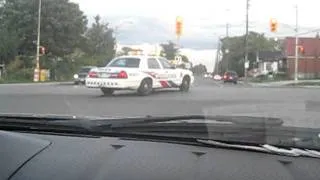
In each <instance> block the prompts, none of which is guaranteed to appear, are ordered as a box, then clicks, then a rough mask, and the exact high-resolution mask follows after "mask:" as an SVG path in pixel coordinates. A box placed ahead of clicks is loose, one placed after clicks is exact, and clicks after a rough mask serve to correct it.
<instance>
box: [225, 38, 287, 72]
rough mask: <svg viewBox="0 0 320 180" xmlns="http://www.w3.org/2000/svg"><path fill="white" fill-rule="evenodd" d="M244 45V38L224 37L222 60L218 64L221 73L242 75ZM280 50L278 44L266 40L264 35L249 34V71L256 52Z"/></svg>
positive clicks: (271, 40)
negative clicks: (232, 71)
mask: <svg viewBox="0 0 320 180" xmlns="http://www.w3.org/2000/svg"><path fill="white" fill-rule="evenodd" d="M244 43H245V36H235V37H226V38H224V39H222V47H221V51H222V55H223V58H222V62H221V64H220V68H221V70H222V72H224V71H226V70H227V69H231V70H234V71H236V72H237V73H238V74H239V75H240V76H243V75H244V52H245V46H244ZM280 48H281V44H279V42H277V41H274V40H273V39H268V38H266V37H265V36H264V34H259V33H256V32H250V33H249V36H248V60H249V64H250V66H249V69H251V68H252V67H253V65H254V62H255V61H256V54H257V52H258V51H273V50H280ZM227 50H228V51H227ZM227 52H228V53H227Z"/></svg>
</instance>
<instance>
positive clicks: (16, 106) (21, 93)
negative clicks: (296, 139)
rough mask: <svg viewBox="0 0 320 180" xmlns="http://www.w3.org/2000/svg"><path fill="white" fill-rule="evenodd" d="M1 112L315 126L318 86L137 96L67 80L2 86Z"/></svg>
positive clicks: (203, 88)
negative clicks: (227, 118)
mask: <svg viewBox="0 0 320 180" xmlns="http://www.w3.org/2000/svg"><path fill="white" fill-rule="evenodd" d="M0 112H1V113H40V114H73V115H86V116H91V115H92V116H113V117H114V116H116V117H119V116H120V117H123V116H145V115H185V114H204V115H208V114H211V115H249V116H251V115H252V116H268V117H270V116H271V117H280V118H283V119H285V123H286V124H288V125H294V126H311V127H314V126H319V127H320V120H318V118H317V117H320V116H319V113H320V89H304V88H275V87H273V88H262V87H251V86H249V85H246V84H243V83H240V84H237V85H233V84H223V83H220V82H214V81H212V80H203V79H198V80H197V81H196V82H195V84H194V86H193V87H192V89H191V91H190V92H188V93H181V92H179V91H176V90H170V91H168V90H166V91H159V92H155V93H153V94H152V95H150V96H145V97H141V96H138V95H136V94H135V93H133V92H116V94H115V95H113V96H111V97H104V96H102V93H101V92H100V90H98V89H97V90H96V89H87V88H85V87H84V86H76V85H70V84H63V85H62V84H37V85H35V84H33V85H0Z"/></svg>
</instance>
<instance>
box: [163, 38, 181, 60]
mask: <svg viewBox="0 0 320 180" xmlns="http://www.w3.org/2000/svg"><path fill="white" fill-rule="evenodd" d="M161 47H162V51H161V53H160V55H161V56H162V57H165V58H167V59H168V60H173V59H174V57H175V56H176V55H177V54H178V52H179V48H177V47H176V44H175V43H173V42H172V41H168V43H165V44H161Z"/></svg>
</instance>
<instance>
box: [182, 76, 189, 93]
mask: <svg viewBox="0 0 320 180" xmlns="http://www.w3.org/2000/svg"><path fill="white" fill-rule="evenodd" d="M189 89H190V78H189V77H184V78H183V80H182V83H181V86H180V91H182V92H188V91H189Z"/></svg>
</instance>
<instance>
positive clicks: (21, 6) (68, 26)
mask: <svg viewBox="0 0 320 180" xmlns="http://www.w3.org/2000/svg"><path fill="white" fill-rule="evenodd" d="M2 8H3V10H2V14H1V15H0V16H1V17H0V19H1V21H2V22H1V26H2V28H5V29H6V30H7V31H8V32H13V33H14V34H15V35H16V36H17V37H18V39H17V40H16V43H17V44H18V54H20V55H34V54H35V52H36V40H37V23H38V11H36V10H37V9H38V0H28V1H25V0H6V1H5V3H4V5H3V7H2ZM41 10H42V11H41V41H40V44H41V45H42V46H45V47H46V49H47V51H48V52H49V53H50V54H51V55H53V56H56V57H63V56H65V55H67V54H69V53H72V52H73V51H74V49H75V48H76V47H78V46H79V44H80V42H81V39H82V35H83V34H84V32H85V30H86V25H87V19H86V16H84V14H83V12H82V11H81V10H80V9H79V5H78V4H75V3H71V2H69V1H68V0H45V1H42V8H41Z"/></svg>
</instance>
